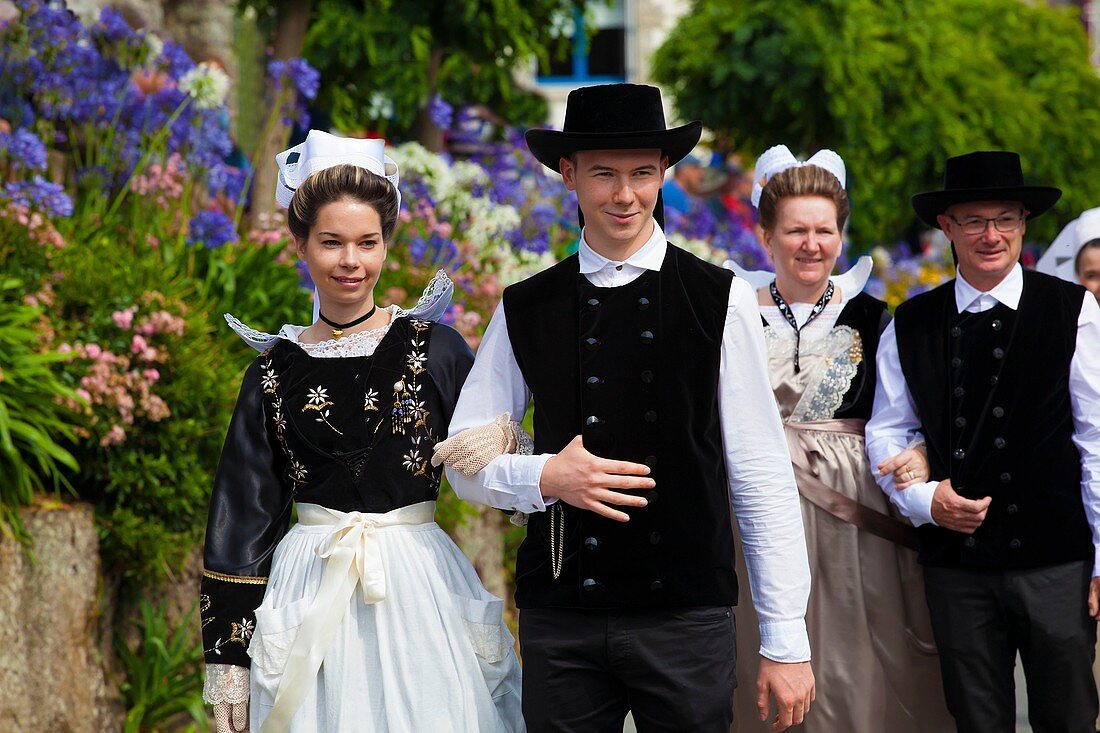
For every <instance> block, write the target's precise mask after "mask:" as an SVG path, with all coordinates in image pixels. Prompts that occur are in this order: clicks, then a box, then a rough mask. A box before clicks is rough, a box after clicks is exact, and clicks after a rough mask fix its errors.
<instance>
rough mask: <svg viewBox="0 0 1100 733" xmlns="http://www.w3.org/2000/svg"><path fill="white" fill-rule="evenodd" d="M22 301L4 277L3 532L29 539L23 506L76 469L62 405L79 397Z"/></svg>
mask: <svg viewBox="0 0 1100 733" xmlns="http://www.w3.org/2000/svg"><path fill="white" fill-rule="evenodd" d="M22 297H23V288H22V284H21V283H20V281H18V280H15V279H13V278H2V279H0V476H3V479H2V480H0V530H2V531H3V533H4V534H6V535H9V536H11V535H14V536H16V537H18V538H19V539H20V540H22V541H26V540H27V539H28V538H27V536H26V534H25V532H24V530H23V525H22V522H21V521H20V519H19V512H18V510H19V507H21V506H26V505H28V504H30V503H31V502H32V501H33V499H34V492H35V491H39V490H42V489H47V488H51V489H54V490H56V489H57V488H58V487H59V486H61V485H65V484H66V481H65V479H64V473H63V471H64V469H66V468H67V469H70V470H72V469H75V468H76V461H75V460H74V459H73V456H72V454H71V453H69V451H68V449H67V447H68V446H69V445H70V444H71V441H72V438H73V432H72V428H71V427H70V425H69V418H70V416H71V412H70V410H69V408H68V407H66V406H65V405H64V404H63V403H62V400H63V399H65V398H68V399H70V400H71V399H74V398H75V397H76V394H75V392H74V391H73V390H72V389H70V388H69V387H67V386H66V385H65V384H64V383H63V382H62V381H61V380H60V379H59V378H58V377H57V375H56V374H55V373H54V372H53V371H52V369H51V364H52V363H54V362H57V361H59V360H62V359H64V358H66V357H65V355H64V354H58V353H56V352H51V351H48V350H44V349H43V347H42V343H41V339H40V336H39V334H38V332H37V331H36V329H35V324H36V323H37V322H38V321H39V319H41V318H42V311H41V309H40V308H38V307H37V306H32V305H27V304H25V303H23V301H22Z"/></svg>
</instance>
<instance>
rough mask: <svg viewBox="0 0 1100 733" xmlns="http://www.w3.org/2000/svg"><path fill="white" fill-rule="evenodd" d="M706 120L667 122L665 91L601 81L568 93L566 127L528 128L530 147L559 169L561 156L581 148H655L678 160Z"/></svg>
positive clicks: (696, 139)
mask: <svg viewBox="0 0 1100 733" xmlns="http://www.w3.org/2000/svg"><path fill="white" fill-rule="evenodd" d="M702 130H703V123H702V122H698V121H695V122H689V123H688V124H686V125H682V126H680V127H674V128H672V129H671V130H670V129H667V128H666V127H665V111H664V108H663V107H662V106H661V90H660V89H658V88H657V87H651V86H646V85H644V84H603V85H600V86H594V87H581V88H579V89H574V90H573V91H571V92H569V98H568V100H567V101H566V105H565V126H564V127H563V129H562V130H561V131H560V132H559V131H558V130H528V131H527V134H526V135H525V136H524V137H525V138H526V139H527V147H529V148H530V149H531V152H532V153H533V154H534V156H535V157H536V158H538V160H539V162H540V163H542V164H543V165H544V166H546V167H547V168H549V169H551V170H553V171H554V172H555V173H558V172H560V171H559V169H558V161H559V160H561V159H562V158H568V157H569V156H570V155H572V154H573V153H575V152H577V151H578V150H642V149H649V148H657V149H659V150H660V151H661V153H662V154H663V155H667V156H668V164H669V165H670V166H671V165H675V164H676V163H677V162H678V161H679V160H680V159H682V158H683V157H684V156H685V155H687V154H688V153H690V152H691V149H692V148H694V147H695V145H696V144H697V143H698V142H699V135H700V133H701V132H702Z"/></svg>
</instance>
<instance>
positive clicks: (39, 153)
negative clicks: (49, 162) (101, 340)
mask: <svg viewBox="0 0 1100 733" xmlns="http://www.w3.org/2000/svg"><path fill="white" fill-rule="evenodd" d="M0 159H6V160H7V161H8V162H9V163H10V164H11V166H12V167H13V168H15V169H16V170H22V171H39V172H41V171H44V170H46V145H45V144H44V143H43V142H42V141H41V140H40V139H39V138H38V136H37V135H35V134H34V133H33V132H31V131H30V130H24V129H22V128H20V129H18V130H16V131H15V132H13V133H11V134H8V133H3V132H0Z"/></svg>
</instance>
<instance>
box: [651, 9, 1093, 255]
mask: <svg viewBox="0 0 1100 733" xmlns="http://www.w3.org/2000/svg"><path fill="white" fill-rule="evenodd" d="M653 73H654V77H655V78H656V79H657V80H658V81H660V82H661V83H663V84H665V85H667V88H668V89H669V91H670V92H671V93H672V94H673V95H674V97H675V98H676V105H677V108H678V110H679V112H680V114H681V116H683V117H685V118H693V119H694V118H697V119H702V120H703V121H704V122H705V123H706V124H707V125H708V127H711V128H712V129H715V130H716V131H718V132H719V133H720V134H721V136H722V139H723V142H724V143H725V144H726V145H727V146H728V147H730V148H731V149H736V150H740V151H742V152H744V153H746V154H748V155H749V156H755V155H759V154H760V153H761V152H762V151H763V150H765V149H766V148H767V147H769V146H771V145H775V144H779V143H783V144H786V145H787V146H788V147H790V148H791V149H792V150H793V151H794V152H795V153H796V154H799V153H800V152H801V153H805V154H809V153H812V152H814V151H815V150H817V149H819V148H821V147H829V148H833V149H834V150H836V151H837V152H839V153H840V154H841V155H842V156H843V157H844V160H845V163H846V164H847V167H848V174H849V195H850V197H851V199H852V224H851V234H852V237H853V240H854V241H855V242H856V244H857V247H858V248H859V249H866V248H868V247H869V246H870V245H871V244H873V243H875V242H880V241H893V240H895V239H896V238H897V237H898V236H899V235H900V234H901V233H902V231H903V230H905V229H906V228H907V227H908V226H910V225H911V224H913V223H914V221H915V215H914V214H913V211H912V208H911V207H910V205H909V197H910V196H911V195H912V194H913V193H916V192H918V191H924V190H930V189H934V188H939V187H940V185H941V183H942V171H943V164H944V161H945V159H946V158H947V157H949V156H952V155H958V154H961V153H965V152H970V151H972V150H990V149H993V150H996V149H1006V150H1015V151H1017V152H1019V153H1020V155H1021V156H1022V158H1023V162H1024V172H1025V176H1026V177H1027V178H1028V179H1029V180H1033V181H1036V182H1042V183H1050V184H1053V185H1057V186H1059V187H1061V188H1062V189H1063V190H1064V191H1065V196H1064V197H1063V199H1062V201H1061V202H1060V203H1059V204H1058V206H1057V207H1056V209H1055V212H1054V214H1053V215H1050V216H1046V217H1043V218H1042V219H1038V220H1036V221H1035V223H1034V224H1033V225H1031V224H1029V227H1028V235H1029V237H1032V238H1038V239H1048V240H1049V239H1050V238H1052V237H1053V236H1054V234H1055V233H1056V232H1057V230H1058V228H1059V227H1060V226H1061V225H1062V224H1064V223H1065V222H1066V221H1068V220H1069V219H1071V218H1073V217H1074V216H1076V215H1077V214H1078V213H1079V212H1080V211H1081V210H1082V209H1084V208H1087V207H1089V206H1093V205H1095V203H1096V201H1097V200H1100V176H1097V175H1096V173H1095V172H1096V171H1097V170H1100V145H1098V144H1097V142H1096V140H1097V138H1096V130H1097V129H1100V77H1098V76H1097V74H1096V72H1095V70H1094V69H1092V68H1091V67H1090V66H1089V63H1088V51H1087V42H1086V38H1085V34H1084V31H1083V29H1082V27H1081V24H1080V21H1079V18H1078V16H1077V9H1076V8H1054V9H1052V8H1048V7H1046V6H1045V4H1029V3H1020V2H1011V1H1008V0H936V2H913V1H912V0H886V1H885V2H884V1H883V0H791V2H785V3H781V4H777V3H773V2H768V0H696V1H695V2H694V4H693V8H692V11H691V12H688V13H687V14H685V15H684V16H683V18H682V19H681V20H680V22H679V23H678V24H677V26H676V28H675V29H674V31H673V32H672V33H671V34H670V36H669V38H668V40H667V41H666V42H665V44H664V45H663V46H662V47H661V48H660V49H659V51H658V52H657V54H656V55H655V57H654V67H653Z"/></svg>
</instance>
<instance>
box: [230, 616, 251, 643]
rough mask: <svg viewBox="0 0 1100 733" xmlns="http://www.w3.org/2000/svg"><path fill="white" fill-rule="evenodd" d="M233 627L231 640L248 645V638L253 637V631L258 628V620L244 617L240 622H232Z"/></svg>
mask: <svg viewBox="0 0 1100 733" xmlns="http://www.w3.org/2000/svg"><path fill="white" fill-rule="evenodd" d="M231 628H232V630H231V632H230V634H229V641H236V642H239V643H241V644H244V645H245V646H248V640H249V639H251V638H252V632H253V631H255V630H256V622H255V621H252V620H250V619H247V618H242V619H241V622H240V623H236V622H232V623H231Z"/></svg>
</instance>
